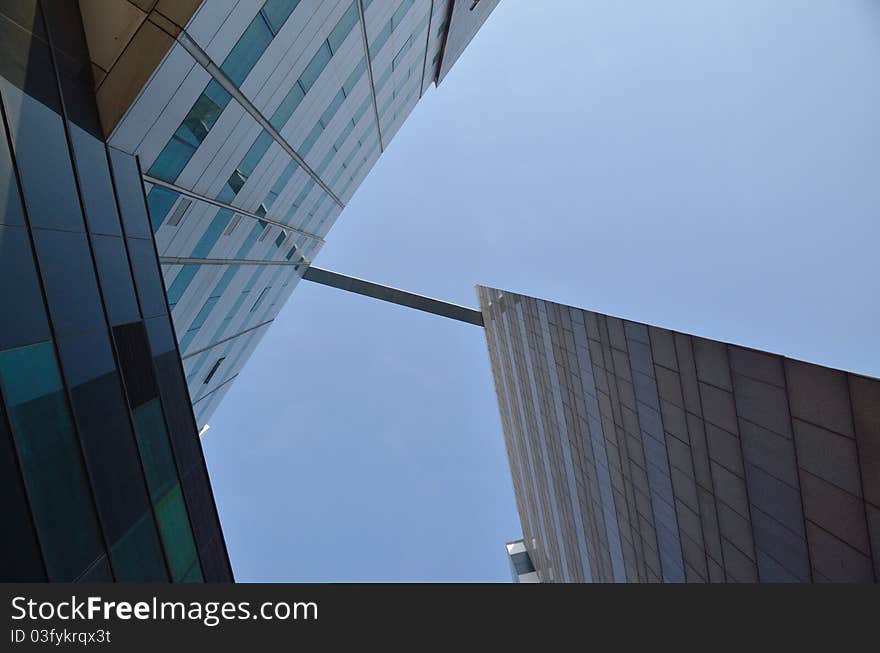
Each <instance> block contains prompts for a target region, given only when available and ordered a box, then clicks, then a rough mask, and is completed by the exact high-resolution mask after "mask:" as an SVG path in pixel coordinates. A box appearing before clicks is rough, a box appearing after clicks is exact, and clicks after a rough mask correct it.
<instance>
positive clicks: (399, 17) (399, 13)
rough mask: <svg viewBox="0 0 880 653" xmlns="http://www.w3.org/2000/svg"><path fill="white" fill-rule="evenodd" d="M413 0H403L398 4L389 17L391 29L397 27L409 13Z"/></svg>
mask: <svg viewBox="0 0 880 653" xmlns="http://www.w3.org/2000/svg"><path fill="white" fill-rule="evenodd" d="M414 3H415V0H403V2H401V3H400V6H399V7H398V8H397V9H396V10H395V11H394V15H393V16H391V25H392V27H391V29H396V28H397V26H398V25H400V23H401V22H402V21H403V17H404V16H405V15H406V12H408V11H409V8H410V7H412V6H413V4H414Z"/></svg>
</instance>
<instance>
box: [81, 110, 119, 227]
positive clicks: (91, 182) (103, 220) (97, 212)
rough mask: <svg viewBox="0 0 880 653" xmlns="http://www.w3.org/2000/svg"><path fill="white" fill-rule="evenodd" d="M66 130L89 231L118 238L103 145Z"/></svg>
mask: <svg viewBox="0 0 880 653" xmlns="http://www.w3.org/2000/svg"><path fill="white" fill-rule="evenodd" d="M68 126H69V128H70V140H71V142H72V143H73V156H74V159H75V160H76V167H77V171H78V172H79V185H80V190H81V191H82V200H83V205H84V206H85V210H86V221H87V222H88V225H89V231H91V232H93V233H102V234H111V235H114V236H121V235H122V229H121V228H120V226H119V213H118V212H117V210H116V201H115V198H114V196H113V182H112V181H111V179H110V167H109V166H108V164H107V151H106V150H105V148H104V144H103V143H102V142H101V141H99V140H98V139H97V138H95V137H94V136H92V135H91V134H89V133H88V132H86V131H83V130H82V129H80V128H79V127H78V126H76V125H74V124H72V123H68Z"/></svg>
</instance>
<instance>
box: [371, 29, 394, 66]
mask: <svg viewBox="0 0 880 653" xmlns="http://www.w3.org/2000/svg"><path fill="white" fill-rule="evenodd" d="M392 29H393V28H392V26H391V21H390V20H389V21H388V22H387V23H385V27H383V28H382V31H381V32H379V33H378V34H377V35H376V38H375V39H373V42H372V43H370V56H371V57H372V58H373V59H374V60H375V59H376V55H377V54H378V53H379V50H381V49H382V46H383V45H385V44H386V43H387V42H388V38H389V37H390V36H391V30H392Z"/></svg>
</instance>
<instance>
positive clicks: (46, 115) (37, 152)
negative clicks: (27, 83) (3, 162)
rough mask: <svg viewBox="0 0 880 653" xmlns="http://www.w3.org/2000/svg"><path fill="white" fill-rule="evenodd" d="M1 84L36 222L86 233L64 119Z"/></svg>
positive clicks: (6, 83) (43, 225)
mask: <svg viewBox="0 0 880 653" xmlns="http://www.w3.org/2000/svg"><path fill="white" fill-rule="evenodd" d="M0 88H2V91H3V100H4V104H5V105H6V117H7V122H8V126H9V132H10V133H11V135H12V143H13V149H14V151H15V157H16V161H17V163H18V170H19V173H20V175H21V183H22V186H23V190H24V198H25V203H26V204H27V209H28V215H29V216H30V221H31V225H33V226H41V227H54V228H57V229H69V230H71V231H82V230H83V220H82V211H81V210H80V208H79V199H78V198H77V194H76V185H75V183H74V179H73V167H72V165H71V162H70V152H69V150H68V148H67V137H66V135H65V133H64V125H63V124H62V122H61V117H60V116H59V115H58V114H57V113H55V112H54V111H52V110H51V109H49V108H48V107H46V106H45V105H43V104H41V103H40V102H37V101H36V100H34V99H33V98H32V97H30V96H28V95H26V94H24V93H22V92H21V91H20V90H19V89H18V88H16V87H15V86H13V85H12V84H9V83H8V82H6V81H5V80H4V79H2V78H0ZM48 188H51V189H52V192H46V189H48Z"/></svg>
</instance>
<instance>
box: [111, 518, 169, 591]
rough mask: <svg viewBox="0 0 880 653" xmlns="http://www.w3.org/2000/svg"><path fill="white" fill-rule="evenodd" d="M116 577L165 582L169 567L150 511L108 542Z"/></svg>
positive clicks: (139, 581)
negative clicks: (114, 539) (112, 542)
mask: <svg viewBox="0 0 880 653" xmlns="http://www.w3.org/2000/svg"><path fill="white" fill-rule="evenodd" d="M110 560H111V561H112V562H113V570H114V571H115V573H116V580H118V581H119V582H122V583H150V582H167V581H168V571H167V569H166V568H165V559H164V558H163V556H162V545H161V544H160V543H159V533H158V532H157V531H156V522H155V521H154V520H153V514H152V512H146V513H144V515H143V516H142V517H141V518H140V519H139V520H138V521H137V522H135V524H134V525H133V526H132V527H131V528H130V529H129V530H128V532H126V533H125V535H123V536H122V537H120V538H119V540H118V541H117V542H116V543H114V544H111V545H110Z"/></svg>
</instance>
